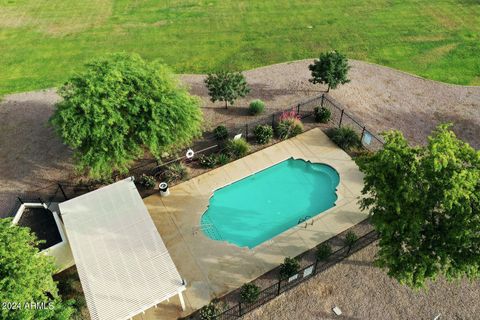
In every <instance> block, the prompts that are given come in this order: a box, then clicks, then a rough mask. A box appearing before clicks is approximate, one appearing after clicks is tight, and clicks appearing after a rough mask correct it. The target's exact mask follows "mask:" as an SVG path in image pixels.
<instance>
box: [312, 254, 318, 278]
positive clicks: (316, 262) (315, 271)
mask: <svg viewBox="0 0 480 320" xmlns="http://www.w3.org/2000/svg"><path fill="white" fill-rule="evenodd" d="M317 266H318V259H316V258H315V265H314V267H313V274H317Z"/></svg>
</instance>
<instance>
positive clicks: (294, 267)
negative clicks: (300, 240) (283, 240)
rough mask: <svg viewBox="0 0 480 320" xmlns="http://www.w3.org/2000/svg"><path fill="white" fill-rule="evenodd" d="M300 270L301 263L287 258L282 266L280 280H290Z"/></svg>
mask: <svg viewBox="0 0 480 320" xmlns="http://www.w3.org/2000/svg"><path fill="white" fill-rule="evenodd" d="M299 269H300V263H299V262H298V261H297V259H295V258H290V257H286V258H285V260H284V261H283V263H282V264H281V265H280V279H288V278H290V277H291V276H293V275H295V274H296V273H297V272H298V270H299Z"/></svg>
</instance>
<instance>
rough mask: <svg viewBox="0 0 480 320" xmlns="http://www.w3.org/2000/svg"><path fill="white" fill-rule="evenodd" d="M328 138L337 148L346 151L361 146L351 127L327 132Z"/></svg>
mask: <svg viewBox="0 0 480 320" xmlns="http://www.w3.org/2000/svg"><path fill="white" fill-rule="evenodd" d="M328 136H329V137H330V139H332V141H333V142H334V143H335V144H336V145H337V146H339V147H340V148H342V149H344V150H346V151H349V150H351V149H353V148H357V147H360V146H361V145H362V142H361V141H360V136H359V135H358V133H357V132H356V131H355V130H353V129H352V128H351V127H341V128H334V129H332V130H330V131H329V132H328Z"/></svg>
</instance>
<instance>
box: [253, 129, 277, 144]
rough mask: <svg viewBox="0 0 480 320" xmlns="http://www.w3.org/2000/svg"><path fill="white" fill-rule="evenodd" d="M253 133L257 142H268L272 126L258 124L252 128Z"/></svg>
mask: <svg viewBox="0 0 480 320" xmlns="http://www.w3.org/2000/svg"><path fill="white" fill-rule="evenodd" d="M253 134H255V140H256V141H257V143H260V144H265V143H269V142H270V140H272V137H273V128H272V127H271V126H269V125H263V126H262V125H258V126H256V127H255V129H254V130H253Z"/></svg>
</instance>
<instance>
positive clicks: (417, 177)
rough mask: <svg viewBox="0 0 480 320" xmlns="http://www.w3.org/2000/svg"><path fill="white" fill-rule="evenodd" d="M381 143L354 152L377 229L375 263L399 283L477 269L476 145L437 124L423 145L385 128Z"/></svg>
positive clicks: (419, 283)
mask: <svg viewBox="0 0 480 320" xmlns="http://www.w3.org/2000/svg"><path fill="white" fill-rule="evenodd" d="M384 137H385V141H386V143H385V146H384V148H383V149H382V150H380V151H378V152H376V153H374V154H372V155H368V156H364V157H360V158H358V160H357V163H358V165H359V167H360V170H361V171H362V172H363V173H364V174H365V178H364V182H365V185H364V189H363V191H362V193H363V198H362V199H361V201H360V203H361V207H362V208H363V209H369V210H370V213H371V221H372V223H373V225H374V226H375V229H376V231H377V232H378V234H379V236H380V242H379V246H380V249H379V252H378V255H377V259H376V263H377V264H378V266H380V267H383V268H386V269H387V271H388V274H389V275H390V276H392V277H394V278H396V279H397V280H398V281H399V282H400V283H402V284H406V285H409V286H411V287H417V288H418V287H423V286H424V285H425V282H426V280H428V279H431V280H435V278H436V277H437V276H438V275H443V276H445V277H446V278H447V279H458V278H461V277H464V276H466V277H468V278H470V279H476V278H478V277H479V275H480V152H479V151H476V150H474V149H473V148H472V147H470V146H469V145H468V144H467V143H465V142H463V141H461V140H459V139H458V138H457V137H456V136H455V134H454V133H453V132H452V131H451V130H450V126H449V125H440V126H439V127H437V129H436V130H435V131H434V132H433V134H432V135H431V136H430V137H429V140H428V144H427V145H426V146H425V147H418V146H417V147H412V146H409V144H408V142H407V141H406V140H405V138H404V137H403V135H402V134H401V133H400V132H397V131H391V132H388V133H386V134H385V135H384Z"/></svg>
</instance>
